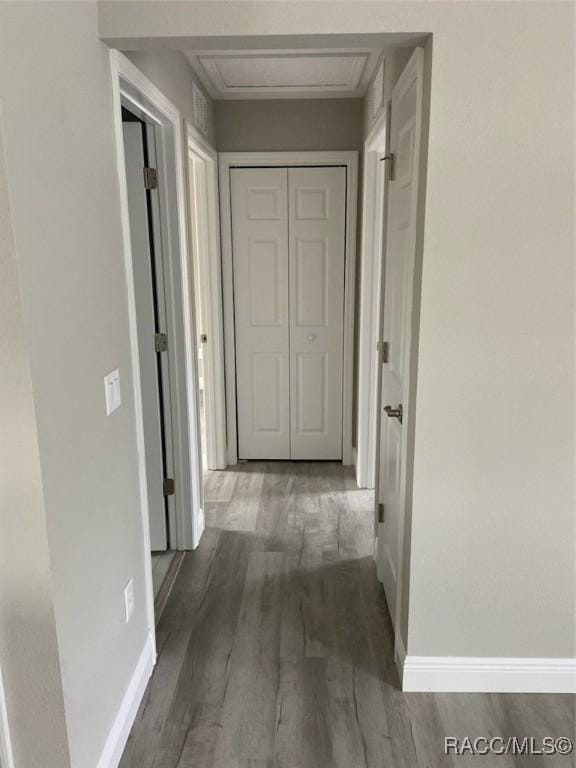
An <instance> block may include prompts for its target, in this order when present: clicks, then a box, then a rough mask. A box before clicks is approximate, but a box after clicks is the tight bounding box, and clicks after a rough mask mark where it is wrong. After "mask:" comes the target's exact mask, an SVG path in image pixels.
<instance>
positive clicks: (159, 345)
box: [154, 333, 168, 352]
mask: <svg viewBox="0 0 576 768" xmlns="http://www.w3.org/2000/svg"><path fill="white" fill-rule="evenodd" d="M154 349H155V350H156V352H166V350H167V349H168V336H167V334H165V333H155V334H154Z"/></svg>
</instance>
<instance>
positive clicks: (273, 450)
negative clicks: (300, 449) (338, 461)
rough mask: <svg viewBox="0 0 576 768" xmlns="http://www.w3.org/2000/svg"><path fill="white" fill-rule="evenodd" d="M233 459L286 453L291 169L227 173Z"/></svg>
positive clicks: (279, 456) (281, 456)
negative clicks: (233, 340) (232, 329)
mask: <svg viewBox="0 0 576 768" xmlns="http://www.w3.org/2000/svg"><path fill="white" fill-rule="evenodd" d="M230 176H231V178H230V184H231V202H232V240H233V266H234V314H235V333H236V387H237V389H236V399H237V409H238V458H240V459H268V458H269V459H289V458H290V395H289V378H290V374H289V308H288V201H287V191H288V173H287V169H286V168H242V169H238V168H236V169H232V170H231V172H230Z"/></svg>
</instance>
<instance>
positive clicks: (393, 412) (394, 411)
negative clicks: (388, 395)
mask: <svg viewBox="0 0 576 768" xmlns="http://www.w3.org/2000/svg"><path fill="white" fill-rule="evenodd" d="M384 410H385V411H386V414H387V416H388V417H389V418H390V419H398V421H399V422H400V424H402V403H400V405H399V406H398V408H392V406H391V405H385V406H384Z"/></svg>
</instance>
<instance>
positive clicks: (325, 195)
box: [231, 167, 346, 460]
mask: <svg viewBox="0 0 576 768" xmlns="http://www.w3.org/2000/svg"><path fill="white" fill-rule="evenodd" d="M231 195H232V238H233V259H234V311H235V329H236V376H237V391H236V398H237V409H238V457H239V458H241V459H259V458H269V459H335V460H338V459H341V458H342V360H343V334H344V256H345V218H346V169H345V168H342V167H314V168H242V169H240V168H236V169H233V170H232V171H231Z"/></svg>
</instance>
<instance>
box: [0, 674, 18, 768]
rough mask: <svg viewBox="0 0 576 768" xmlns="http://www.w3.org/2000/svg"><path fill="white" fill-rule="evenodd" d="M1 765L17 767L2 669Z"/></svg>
mask: <svg viewBox="0 0 576 768" xmlns="http://www.w3.org/2000/svg"><path fill="white" fill-rule="evenodd" d="M0 766H2V768H15V764H14V753H13V751H12V741H11V739H10V727H9V725H8V710H7V708H6V694H5V691H4V680H3V678H2V670H1V669H0Z"/></svg>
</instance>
